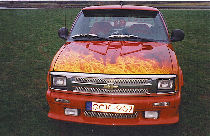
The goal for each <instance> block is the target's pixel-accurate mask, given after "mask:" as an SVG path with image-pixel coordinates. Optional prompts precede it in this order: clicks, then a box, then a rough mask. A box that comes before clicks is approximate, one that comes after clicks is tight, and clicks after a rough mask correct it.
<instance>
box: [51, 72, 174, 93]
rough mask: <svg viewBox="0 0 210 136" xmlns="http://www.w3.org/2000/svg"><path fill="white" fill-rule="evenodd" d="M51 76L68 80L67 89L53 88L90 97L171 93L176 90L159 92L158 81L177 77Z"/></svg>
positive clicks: (58, 73) (137, 75) (67, 73)
mask: <svg viewBox="0 0 210 136" xmlns="http://www.w3.org/2000/svg"><path fill="white" fill-rule="evenodd" d="M50 75H51V76H64V77H66V78H67V80H66V82H67V83H66V84H67V86H66V87H65V88H61V87H52V89H59V90H62V91H72V92H78V93H85V94H88V95H91V94H99V95H101V94H102V95H145V94H146V95H147V94H148V95H149V94H154V93H160V92H162V93H171V92H175V91H174V90H169V91H167V90H166V91H165V90H164V91H161V90H157V86H158V80H162V79H171V80H174V83H175V78H176V75H169V74H165V75H164V74H162V75H161V74H157V75H143V74H142V75H141V74H126V75H125V74H97V73H93V74H92V73H70V72H57V71H54V72H50Z"/></svg>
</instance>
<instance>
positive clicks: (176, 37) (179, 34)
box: [171, 29, 184, 42]
mask: <svg viewBox="0 0 210 136" xmlns="http://www.w3.org/2000/svg"><path fill="white" fill-rule="evenodd" d="M183 39H184V31H183V30H180V29H174V30H173V31H172V33H171V41H172V42H177V41H181V40H183Z"/></svg>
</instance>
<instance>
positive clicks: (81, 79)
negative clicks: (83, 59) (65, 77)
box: [74, 77, 149, 85]
mask: <svg viewBox="0 0 210 136" xmlns="http://www.w3.org/2000/svg"><path fill="white" fill-rule="evenodd" d="M148 81H149V79H126V78H124V79H114V78H110V79H109V78H108V79H107V78H104V79H103V78H84V77H76V78H74V83H89V84H107V83H113V84H116V85H145V84H149V83H148Z"/></svg>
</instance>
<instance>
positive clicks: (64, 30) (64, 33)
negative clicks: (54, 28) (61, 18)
mask: <svg viewBox="0 0 210 136" xmlns="http://www.w3.org/2000/svg"><path fill="white" fill-rule="evenodd" d="M58 36H59V37H60V38H62V39H65V40H66V39H67V37H68V29H67V28H65V27H61V28H60V29H59V30H58Z"/></svg>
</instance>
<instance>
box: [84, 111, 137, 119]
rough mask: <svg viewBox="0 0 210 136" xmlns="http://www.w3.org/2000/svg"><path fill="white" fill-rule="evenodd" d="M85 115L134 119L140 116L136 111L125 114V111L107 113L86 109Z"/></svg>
mask: <svg viewBox="0 0 210 136" xmlns="http://www.w3.org/2000/svg"><path fill="white" fill-rule="evenodd" d="M84 115H85V116H87V117H95V118H112V119H134V118H137V117H138V112H134V113H133V114H125V113H105V112H93V111H85V112H84Z"/></svg>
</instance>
